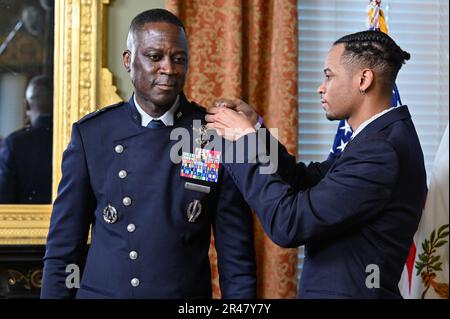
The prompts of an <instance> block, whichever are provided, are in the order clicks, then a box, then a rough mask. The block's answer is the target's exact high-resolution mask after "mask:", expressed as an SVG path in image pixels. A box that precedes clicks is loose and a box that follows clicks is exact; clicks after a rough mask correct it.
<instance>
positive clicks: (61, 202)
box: [41, 9, 256, 298]
mask: <svg viewBox="0 0 450 319" xmlns="http://www.w3.org/2000/svg"><path fill="white" fill-rule="evenodd" d="M123 60H124V65H125V68H126V69H127V71H128V72H129V73H130V77H131V80H132V83H133V85H134V88H135V92H134V95H133V96H132V97H131V99H130V100H129V102H128V103H119V104H117V105H113V106H109V107H106V108H103V109H102V110H100V111H98V112H95V113H93V114H90V115H88V116H86V117H84V118H83V119H81V120H80V121H78V122H77V123H75V124H74V126H73V128H72V137H71V141H70V144H69V146H68V148H67V150H66V151H65V153H64V157H63V164H62V171H63V177H62V180H61V183H60V186H59V191H58V197H57V199H56V201H55V205H54V208H53V213H52V218H51V224H50V230H49V235H48V241H47V247H46V248H47V249H46V254H45V257H44V261H45V266H44V275H43V286H42V293H41V296H42V297H43V298H69V297H74V296H75V295H76V297H78V298H210V297H211V272H210V263H209V258H208V249H209V245H210V236H211V226H212V229H213V231H214V234H215V244H216V250H217V255H218V257H217V258H218V267H219V275H220V288H221V292H222V297H224V298H253V297H255V293H256V292H255V291H256V276H255V268H256V267H255V258H254V246H253V235H252V234H253V232H252V228H253V219H252V215H251V212H250V211H249V208H248V206H246V204H245V202H244V200H243V198H242V196H241V194H240V192H239V191H238V190H237V188H236V187H235V186H234V184H233V181H232V179H231V178H230V176H229V175H228V173H227V172H226V171H225V170H223V169H222V168H221V167H220V168H218V166H217V165H218V164H217V162H215V161H214V160H213V158H214V153H213V152H211V151H209V150H208V149H206V148H203V147H204V146H205V144H207V142H208V141H203V140H201V141H199V143H198V144H195V143H194V142H193V143H192V144H191V146H190V147H191V149H190V151H191V154H184V156H183V158H184V160H183V162H182V163H174V162H173V161H171V156H170V154H171V149H172V148H173V147H174V145H175V144H176V143H177V141H175V140H171V138H170V136H171V132H172V130H173V129H185V130H188V131H189V132H190V133H192V131H193V121H194V120H201V121H203V120H204V116H205V111H204V110H203V109H202V108H201V107H199V106H197V105H195V104H194V103H190V102H188V101H187V100H186V97H185V96H184V94H183V93H182V89H183V86H184V82H185V75H186V71H187V65H188V48H187V40H186V35H185V31H184V27H183V24H182V23H181V21H179V20H178V18H177V17H175V16H174V15H173V14H171V13H170V12H168V11H166V10H162V9H154V10H148V11H145V12H143V13H141V14H139V15H138V16H136V17H135V18H134V20H133V21H132V23H131V27H130V30H129V34H128V41H127V50H126V51H125V52H124V54H123ZM198 154H201V155H202V156H199V157H197V156H196V155H198ZM199 158H201V159H199ZM189 159H193V161H192V162H190V164H192V165H194V168H195V167H197V168H198V167H203V169H204V170H203V171H202V174H203V175H202V174H200V175H199V174H198V172H199V171H198V170H196V169H192V167H191V166H190V164H189V163H188V162H189ZM202 160H203V162H202ZM214 168H216V170H214ZM217 168H218V169H217ZM90 226H92V242H91V245H90V249H89V252H88V255H87V258H86V265H85V268H84V271H83V276H82V279H81V287H80V288H79V289H78V291H75V289H69V288H68V287H67V286H66V279H67V275H68V273H66V267H67V266H68V265H70V264H76V265H81V263H82V260H83V257H84V251H85V247H86V241H87V238H88V233H89V227H90ZM69 286H70V285H69Z"/></svg>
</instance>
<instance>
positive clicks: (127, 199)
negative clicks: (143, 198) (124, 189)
mask: <svg viewBox="0 0 450 319" xmlns="http://www.w3.org/2000/svg"><path fill="white" fill-rule="evenodd" d="M122 202H123V204H124V205H125V206H130V205H131V198H130V197H124V199H123V200H122Z"/></svg>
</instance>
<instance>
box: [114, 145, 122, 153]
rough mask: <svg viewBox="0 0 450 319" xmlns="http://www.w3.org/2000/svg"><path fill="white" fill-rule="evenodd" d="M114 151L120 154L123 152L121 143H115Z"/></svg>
mask: <svg viewBox="0 0 450 319" xmlns="http://www.w3.org/2000/svg"><path fill="white" fill-rule="evenodd" d="M114 150H115V151H116V153H118V154H120V153H122V152H123V146H122V145H120V144H119V145H116V147H115V149H114Z"/></svg>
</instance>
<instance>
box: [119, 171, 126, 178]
mask: <svg viewBox="0 0 450 319" xmlns="http://www.w3.org/2000/svg"><path fill="white" fill-rule="evenodd" d="M127 175H128V173H127V171H125V170H121V171H120V172H119V177H120V178H122V179H123V178H125V177H127Z"/></svg>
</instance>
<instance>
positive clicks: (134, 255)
mask: <svg viewBox="0 0 450 319" xmlns="http://www.w3.org/2000/svg"><path fill="white" fill-rule="evenodd" d="M137 258H138V253H137V251H134V250H133V251H130V259H131V260H136V259H137Z"/></svg>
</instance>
